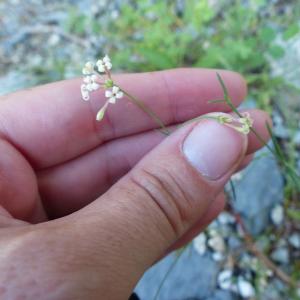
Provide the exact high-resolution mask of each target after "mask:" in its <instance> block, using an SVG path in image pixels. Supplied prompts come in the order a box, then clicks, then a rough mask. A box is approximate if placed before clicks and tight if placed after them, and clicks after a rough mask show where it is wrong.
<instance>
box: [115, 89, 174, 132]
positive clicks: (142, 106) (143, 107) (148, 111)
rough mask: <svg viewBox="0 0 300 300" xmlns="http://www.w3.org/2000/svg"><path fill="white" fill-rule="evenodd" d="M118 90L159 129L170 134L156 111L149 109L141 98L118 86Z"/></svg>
mask: <svg viewBox="0 0 300 300" xmlns="http://www.w3.org/2000/svg"><path fill="white" fill-rule="evenodd" d="M119 88H120V90H121V91H122V92H123V93H124V95H126V96H127V97H128V99H129V100H130V101H131V102H133V103H134V104H136V105H137V106H138V107H139V108H140V109H141V110H142V111H143V112H145V113H146V114H148V115H149V116H150V117H151V118H152V119H153V120H154V121H155V122H156V123H157V124H158V125H159V127H160V131H161V132H162V133H163V134H165V135H170V134H171V131H170V130H169V129H168V128H167V127H166V126H165V125H164V123H163V121H162V120H161V119H160V118H159V117H158V115H157V114H156V113H154V112H153V111H152V110H151V109H149V108H148V107H147V106H146V105H145V104H144V103H143V102H142V101H141V100H139V99H138V98H137V97H134V96H132V95H131V94H129V93H128V92H126V91H125V90H123V89H122V88H121V87H120V86H119Z"/></svg>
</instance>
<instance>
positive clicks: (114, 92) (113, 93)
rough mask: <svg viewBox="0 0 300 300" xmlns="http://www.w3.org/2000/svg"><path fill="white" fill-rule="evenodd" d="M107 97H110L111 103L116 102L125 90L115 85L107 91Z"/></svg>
mask: <svg viewBox="0 0 300 300" xmlns="http://www.w3.org/2000/svg"><path fill="white" fill-rule="evenodd" d="M105 97H106V98H108V102H109V103H113V104H114V103H116V101H117V99H120V98H122V97H123V92H122V91H121V90H120V88H119V87H118V86H113V87H112V89H111V90H106V91H105Z"/></svg>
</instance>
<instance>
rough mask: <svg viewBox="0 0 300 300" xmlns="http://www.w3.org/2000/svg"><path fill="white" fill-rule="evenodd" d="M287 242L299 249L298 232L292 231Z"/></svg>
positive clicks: (299, 235) (299, 238)
mask: <svg viewBox="0 0 300 300" xmlns="http://www.w3.org/2000/svg"><path fill="white" fill-rule="evenodd" d="M288 240H289V243H290V244H291V245H292V246H293V247H294V248H296V249H300V234H299V233H296V232H294V233H293V234H292V235H291V236H290V237H289V239H288Z"/></svg>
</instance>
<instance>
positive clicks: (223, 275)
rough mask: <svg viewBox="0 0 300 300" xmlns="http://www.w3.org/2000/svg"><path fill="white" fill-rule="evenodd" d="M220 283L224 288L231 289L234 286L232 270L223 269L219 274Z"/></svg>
mask: <svg viewBox="0 0 300 300" xmlns="http://www.w3.org/2000/svg"><path fill="white" fill-rule="evenodd" d="M217 281H218V285H219V286H220V288H221V289H222V290H229V289H231V287H232V284H233V280H232V270H229V269H228V270H223V271H221V272H220V273H219V275H218V279H217Z"/></svg>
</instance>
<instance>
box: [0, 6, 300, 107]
mask: <svg viewBox="0 0 300 300" xmlns="http://www.w3.org/2000/svg"><path fill="white" fill-rule="evenodd" d="M8 2H10V1H8ZM12 2H18V1H16V0H15V1H12ZM28 2H30V1H28ZM33 2H34V1H33ZM37 2H40V3H42V2H45V3H47V1H37ZM51 2H52V3H51V5H49V2H48V4H47V5H48V6H49V8H50V9H51V6H52V7H53V8H52V9H53V11H54V12H55V14H62V16H59V17H57V18H56V19H55V18H54V19H53V20H51V19H49V18H48V20H47V19H45V18H44V20H42V19H35V18H34V15H33V22H32V21H31V20H28V21H27V23H26V20H25V23H26V24H25V25H26V28H25V29H27V31H26V30H25V32H24V35H25V36H26V37H27V38H29V40H30V38H32V39H33V40H36V39H38V41H39V42H36V43H35V44H33V45H28V47H27V53H28V54H29V55H30V56H31V57H29V58H28V57H27V56H26V55H25V57H26V58H25V60H29V61H28V66H27V67H29V68H26V70H25V71H26V73H27V75H32V76H33V81H35V82H36V83H41V82H48V81H53V80H59V79H63V78H65V77H70V76H74V75H75V74H80V67H81V65H82V63H83V61H84V60H86V59H87V58H96V57H99V56H102V55H103V54H105V53H109V54H110V56H111V57H112V60H113V63H114V68H115V69H119V70H120V71H126V72H127V71H129V72H132V71H137V72H139V71H152V70H161V69H167V68H176V67H185V66H187V67H190V66H193V67H210V68H225V69H231V70H235V71H238V72H240V73H242V74H243V75H244V76H245V77H246V79H247V81H248V83H249V87H250V89H249V90H250V94H251V96H253V98H254V99H255V100H256V101H257V102H258V104H259V106H261V107H263V108H265V109H268V110H270V108H269V104H270V99H272V97H273V96H274V95H276V93H277V92H278V90H279V89H280V90H282V87H283V85H289V84H290V82H288V81H287V80H286V79H285V77H282V76H272V74H271V73H272V68H271V64H272V61H274V60H278V59H280V58H282V57H284V55H285V52H286V50H288V49H286V48H285V47H283V46H282V44H283V42H284V41H287V40H289V39H292V38H293V37H295V36H296V35H297V34H298V33H299V29H300V27H299V23H297V22H298V20H299V16H300V6H299V5H297V4H296V3H297V2H298V1H286V0H285V1H272V0H228V1H224V0H223V1H222V0H220V1H216V0H188V1H187V0H186V1H184V0H182V1H170V0H165V1H160V0H156V1H151V0H139V1H130V0H128V1H98V2H97V1H96V2H95V1H82V2H81V3H80V2H77V1H62V2H65V4H68V5H66V6H65V7H64V12H63V13H62V12H61V11H60V9H61V4H62V2H59V1H51ZM22 5H23V4H22ZM29 7H30V5H29ZM30 8H31V9H33V7H30ZM13 9H14V8H13V7H10V8H9V10H10V11H11V10H13ZM43 10H45V9H43ZM12 13H13V14H14V12H12ZM31 14H32V13H31ZM14 18H16V17H15V16H14ZM24 18H25V19H26V17H23V19H24ZM30 23H31V25H30V26H28V24H30ZM4 25H5V24H4ZM23 30H24V29H23ZM8 33H9V30H8ZM18 34H19V39H20V32H18ZM41 35H42V36H41ZM2 36H4V37H5V36H6V35H5V30H4V32H3V34H2ZM37 36H39V37H37ZM0 37H1V35H0ZM10 38H11V37H10ZM22 39H23V38H21V40H19V41H16V42H15V43H14V45H13V46H14V47H19V45H18V44H19V42H20V41H22ZM43 41H45V43H43ZM26 43H27V44H30V41H29V42H28V41H27V42H26ZM69 43H73V44H74V46H75V47H72V46H70V45H68V44H69ZM66 44H67V48H66ZM62 47H65V49H67V50H68V51H76V52H77V55H76V54H75V53H69V52H68V51H63V50H62V49H59V48H62ZM28 48H29V52H28ZM34 48H35V49H34ZM45 48H47V49H45ZM77 48H81V49H80V50H78V49H77ZM82 48H83V49H82ZM2 52H3V53H4V54H5V51H2ZM36 52H37V54H35V53H36ZM9 54H11V51H9ZM24 54H25V53H24ZM78 54H80V55H78ZM33 55H34V56H35V57H32V56H33ZM21 57H22V62H23V64H21V65H19V66H20V67H21V68H24V55H21ZM38 58H39V59H38ZM4 59H5V60H4ZM3 60H4V62H5V63H6V64H7V63H8V62H9V59H6V58H5V57H4V58H3ZM25 65H26V63H25ZM5 69H6V68H3V69H2V72H3V70H5Z"/></svg>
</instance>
